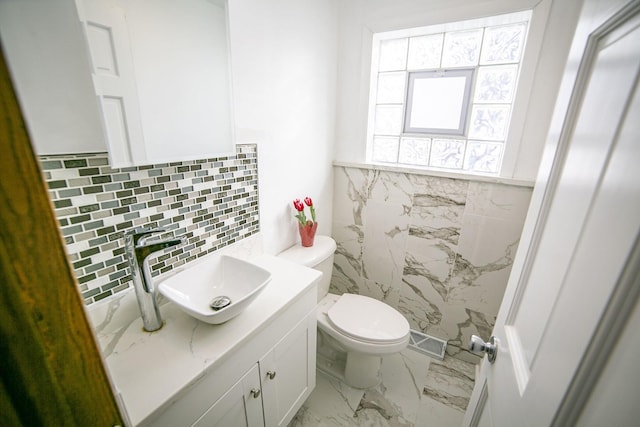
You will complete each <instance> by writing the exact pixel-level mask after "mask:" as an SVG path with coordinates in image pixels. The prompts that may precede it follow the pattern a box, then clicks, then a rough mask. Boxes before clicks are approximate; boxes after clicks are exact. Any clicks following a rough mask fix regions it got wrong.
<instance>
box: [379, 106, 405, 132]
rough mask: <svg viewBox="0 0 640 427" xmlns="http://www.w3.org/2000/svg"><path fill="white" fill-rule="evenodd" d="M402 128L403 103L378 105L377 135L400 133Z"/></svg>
mask: <svg viewBox="0 0 640 427" xmlns="http://www.w3.org/2000/svg"><path fill="white" fill-rule="evenodd" d="M401 130H402V105H378V106H376V127H375V130H374V133H375V134H376V135H400V131H401Z"/></svg>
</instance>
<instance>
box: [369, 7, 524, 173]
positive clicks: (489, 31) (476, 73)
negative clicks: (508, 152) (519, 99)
mask: <svg viewBox="0 0 640 427" xmlns="http://www.w3.org/2000/svg"><path fill="white" fill-rule="evenodd" d="M530 16H531V13H530V12H518V13H514V14H510V15H502V16H499V17H490V18H483V19H478V20H473V21H464V22H454V23H449V24H444V25H436V26H429V27H422V28H412V29H407V30H401V31H393V32H389V33H378V34H376V35H375V36H374V43H373V55H372V74H371V76H372V78H371V95H372V96H371V98H370V113H369V136H368V160H369V161H371V162H374V163H392V164H400V165H408V166H411V167H418V168H437V169H443V170H449V171H458V172H470V173H479V174H490V175H497V174H499V173H500V168H501V164H502V158H503V154H504V151H505V145H506V144H507V143H508V141H507V135H508V130H509V120H510V117H511V109H512V104H513V102H514V99H515V91H516V83H517V80H518V73H519V70H520V61H521V58H522V55H523V50H524V44H525V40H526V36H527V30H528V26H529V19H530Z"/></svg>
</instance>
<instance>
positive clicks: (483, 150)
mask: <svg viewBox="0 0 640 427" xmlns="http://www.w3.org/2000/svg"><path fill="white" fill-rule="evenodd" d="M503 146H504V144H503V143H500V142H480V141H469V142H467V153H466V155H465V158H464V169H465V170H468V171H474V172H486V173H498V172H499V169H500V163H501V160H502V148H503Z"/></svg>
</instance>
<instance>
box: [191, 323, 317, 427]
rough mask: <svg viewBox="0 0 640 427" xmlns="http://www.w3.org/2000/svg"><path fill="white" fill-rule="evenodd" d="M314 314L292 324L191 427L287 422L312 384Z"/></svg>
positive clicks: (254, 426)
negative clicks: (282, 336) (283, 335)
mask: <svg viewBox="0 0 640 427" xmlns="http://www.w3.org/2000/svg"><path fill="white" fill-rule="evenodd" d="M315 328H316V323H315V315H313V314H312V315H309V316H307V317H306V318H305V319H303V320H302V321H301V322H299V323H298V325H296V327H295V328H293V330H291V331H290V332H289V333H288V334H287V335H286V336H285V337H284V338H283V339H282V340H280V342H278V344H276V345H275V346H274V347H273V348H272V349H271V350H270V351H269V352H268V353H266V354H265V355H264V356H263V357H262V358H260V361H259V362H258V363H256V364H255V365H254V366H253V367H251V369H249V371H248V372H246V373H245V374H244V375H243V376H242V377H241V378H240V379H239V380H238V381H237V382H236V383H235V384H234V385H233V386H232V387H231V388H230V389H229V390H228V391H227V392H226V393H225V394H224V395H223V396H222V397H221V398H220V399H218V400H217V401H216V402H215V403H214V404H213V405H212V406H211V408H209V410H208V411H207V412H206V413H205V414H204V415H203V416H202V417H201V418H200V419H199V420H198V421H196V422H195V423H194V424H193V426H194V427H196V426H197V427H212V426H219V427H228V426H243V427H245V426H246V427H257V426H260V427H263V426H264V427H275V426H286V425H288V424H289V422H290V421H291V419H292V418H293V416H294V415H295V414H296V412H297V411H298V409H299V408H300V407H301V406H302V403H304V401H305V400H306V398H307V397H308V396H309V394H310V393H311V391H312V390H313V388H314V387H315V354H316V351H315V350H316V348H315V347H316V332H315V331H316V330H315Z"/></svg>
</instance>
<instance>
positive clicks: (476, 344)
mask: <svg viewBox="0 0 640 427" xmlns="http://www.w3.org/2000/svg"><path fill="white" fill-rule="evenodd" d="M469 351H471V352H472V353H475V354H480V355H481V354H483V353H487V358H488V359H489V363H493V362H495V361H496V356H497V354H498V344H497V343H496V337H494V336H492V337H491V338H489V342H484V341H483V340H482V338H480V337H479V336H477V335H471V339H470V340H469Z"/></svg>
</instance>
